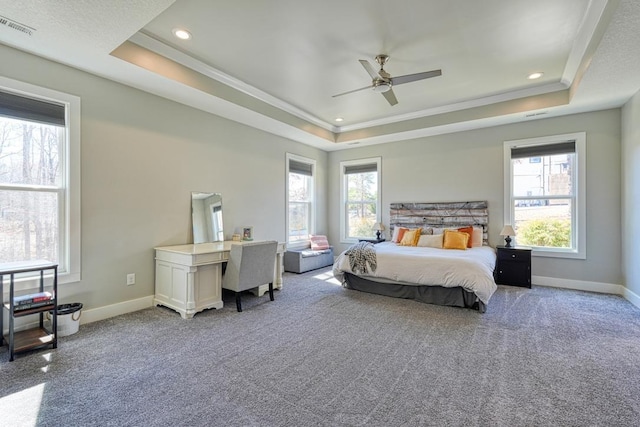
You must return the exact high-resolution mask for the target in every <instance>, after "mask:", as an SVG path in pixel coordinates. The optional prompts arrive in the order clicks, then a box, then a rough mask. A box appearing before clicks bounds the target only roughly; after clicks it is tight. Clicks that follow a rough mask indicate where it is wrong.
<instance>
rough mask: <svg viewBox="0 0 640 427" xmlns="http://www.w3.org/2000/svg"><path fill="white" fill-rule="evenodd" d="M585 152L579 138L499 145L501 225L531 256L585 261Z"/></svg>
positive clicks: (578, 135) (582, 139)
mask: <svg viewBox="0 0 640 427" xmlns="http://www.w3.org/2000/svg"><path fill="white" fill-rule="evenodd" d="M585 151H586V135H585V133H576V134H567V135H557V136H551V137H544V138H534V139H524V140H517V141H506V142H505V143H504V159H505V171H506V173H505V213H504V223H505V224H511V225H513V227H514V229H515V232H516V242H517V244H518V245H523V246H530V247H532V248H533V254H534V255H538V256H551V257H565V258H579V259H585V258H586V212H585V210H586V208H585V206H586V203H585Z"/></svg>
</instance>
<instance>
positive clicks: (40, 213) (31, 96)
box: [0, 77, 80, 287]
mask: <svg viewBox="0 0 640 427" xmlns="http://www.w3.org/2000/svg"><path fill="white" fill-rule="evenodd" d="M0 230H1V232H0V262H19V261H29V260H47V261H51V262H55V263H57V264H58V265H59V267H58V276H59V280H58V281H59V283H66V282H72V281H78V280H79V279H80V99H79V98H77V97H75V96H72V95H67V94H63V93H60V92H56V91H53V90H50V89H45V88H40V87H37V86H33V85H29V84H26V83H22V82H18V81H15V80H11V79H6V78H3V77H0ZM25 283H26V285H25V286H26V287H29V286H31V285H30V283H29V282H25Z"/></svg>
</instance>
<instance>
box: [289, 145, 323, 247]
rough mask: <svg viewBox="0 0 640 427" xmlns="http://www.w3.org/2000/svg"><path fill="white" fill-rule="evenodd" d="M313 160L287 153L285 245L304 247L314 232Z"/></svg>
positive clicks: (314, 165)
mask: <svg viewBox="0 0 640 427" xmlns="http://www.w3.org/2000/svg"><path fill="white" fill-rule="evenodd" d="M315 167H316V163H315V160H312V159H307V158H305V157H301V156H296V155H294V154H289V153H287V206H288V212H287V243H288V244H289V245H290V246H297V245H300V246H302V245H306V244H307V243H308V242H309V236H310V235H311V234H313V233H314V232H315V224H314V218H315V215H314V209H315V193H314V190H315Z"/></svg>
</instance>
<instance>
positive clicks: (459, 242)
mask: <svg viewBox="0 0 640 427" xmlns="http://www.w3.org/2000/svg"><path fill="white" fill-rule="evenodd" d="M468 241H469V234H468V233H462V232H460V231H454V230H444V242H443V243H442V247H443V248H444V249H462V250H466V249H467V242H468Z"/></svg>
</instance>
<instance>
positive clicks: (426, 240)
mask: <svg viewBox="0 0 640 427" xmlns="http://www.w3.org/2000/svg"><path fill="white" fill-rule="evenodd" d="M443 238H444V234H433V235H432V234H422V235H421V236H420V240H418V244H417V246H420V247H423V248H438V249H442V239H443Z"/></svg>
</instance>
